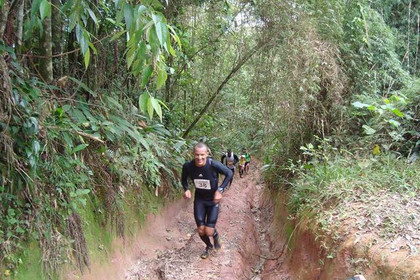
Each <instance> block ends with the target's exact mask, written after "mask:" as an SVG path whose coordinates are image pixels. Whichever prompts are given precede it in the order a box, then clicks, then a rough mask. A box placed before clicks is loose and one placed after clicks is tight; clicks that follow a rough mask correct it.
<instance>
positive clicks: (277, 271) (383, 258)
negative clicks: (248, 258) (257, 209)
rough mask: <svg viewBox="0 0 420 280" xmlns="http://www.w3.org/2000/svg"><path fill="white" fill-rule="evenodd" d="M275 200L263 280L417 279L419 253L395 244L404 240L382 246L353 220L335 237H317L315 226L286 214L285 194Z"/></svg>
mask: <svg viewBox="0 0 420 280" xmlns="http://www.w3.org/2000/svg"><path fill="white" fill-rule="evenodd" d="M266 195H267V193H266ZM271 196H274V195H271ZM275 196H276V197H273V199H272V200H271V201H273V202H274V201H275V203H274V205H273V206H272V209H273V212H274V215H273V216H274V217H273V223H271V226H270V230H269V236H270V252H271V253H270V255H271V256H272V257H271V258H270V259H267V260H266V262H265V266H264V271H263V273H262V279H267V280H271V279H273V280H274V279H283V278H279V275H285V274H287V275H292V277H291V278H290V279H297V280H347V279H349V278H350V277H352V276H354V275H356V274H362V275H364V277H366V279H367V280H386V279H389V280H415V279H420V262H419V260H420V258H419V255H418V254H415V253H414V254H413V248H406V247H404V246H400V245H401V244H403V242H400V243H399V244H398V243H395V242H386V241H384V240H382V239H381V238H380V237H379V236H377V235H373V234H372V233H371V232H370V231H369V230H368V229H366V228H360V227H354V224H353V223H352V221H349V222H348V224H347V225H346V226H345V227H344V228H341V229H339V230H337V232H335V236H334V237H332V236H328V235H325V234H324V233H321V232H318V233H316V230H315V229H316V225H313V224H312V225H310V224H308V223H307V222H306V221H299V222H297V221H295V220H293V219H292V218H291V217H290V216H288V213H287V208H286V203H287V194H286V193H283V194H282V193H280V194H276V195H275ZM397 241H398V240H397ZM400 241H401V240H400Z"/></svg>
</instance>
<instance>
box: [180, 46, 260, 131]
mask: <svg viewBox="0 0 420 280" xmlns="http://www.w3.org/2000/svg"><path fill="white" fill-rule="evenodd" d="M267 44H268V42H267V43H262V42H261V43H258V44H257V45H256V46H255V47H253V48H252V49H251V50H250V51H249V52H248V53H247V54H246V55H245V56H244V57H243V58H242V59H241V60H240V61H239V62H238V64H236V66H235V67H234V68H233V69H232V71H230V73H229V74H228V75H227V76H226V78H225V79H224V80H223V82H222V83H221V84H220V85H219V87H218V88H217V90H216V91H215V92H214V93H213V95H212V96H211V97H210V99H209V100H208V101H207V103H206V105H205V106H204V107H203V109H201V111H200V113H199V115H198V116H197V117H196V118H195V120H194V121H193V122H192V123H191V124H190V126H189V127H188V128H187V129H186V130H185V132H184V134H182V137H183V138H185V137H186V136H187V135H188V134H189V133H190V131H191V129H192V128H193V127H194V126H195V125H196V124H197V122H198V121H199V120H200V119H201V117H202V116H203V115H204V113H205V112H206V111H207V109H208V108H209V107H210V105H211V103H213V101H214V99H215V98H216V97H217V95H219V93H220V92H221V91H222V89H223V87H224V86H225V85H226V84H227V83H228V82H229V80H230V79H231V78H232V77H233V76H234V75H235V74H236V72H238V70H239V69H241V67H242V66H243V65H244V64H245V63H246V62H247V61H248V60H249V59H250V58H251V57H252V56H253V55H254V54H255V53H256V52H257V51H258V50H259V49H261V48H263V47H265V46H266V45H267Z"/></svg>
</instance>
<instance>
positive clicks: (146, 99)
mask: <svg viewBox="0 0 420 280" xmlns="http://www.w3.org/2000/svg"><path fill="white" fill-rule="evenodd" d="M162 106H164V107H165V108H167V107H166V105H165V103H163V102H162V101H161V100H159V99H157V98H155V97H153V96H151V95H150V94H149V93H147V92H143V93H142V94H141V95H140V97H139V108H140V110H141V111H142V112H143V113H145V114H146V113H147V114H148V116H149V118H150V119H153V115H154V113H155V112H156V114H157V115H158V116H159V119H160V121H162V116H163V114H162Z"/></svg>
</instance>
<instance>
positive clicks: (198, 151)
mask: <svg viewBox="0 0 420 280" xmlns="http://www.w3.org/2000/svg"><path fill="white" fill-rule="evenodd" d="M208 155H209V149H208V147H207V145H206V144H204V143H202V142H200V143H198V144H196V145H195V146H194V163H195V166H197V167H202V166H204V165H206V160H207V156H208Z"/></svg>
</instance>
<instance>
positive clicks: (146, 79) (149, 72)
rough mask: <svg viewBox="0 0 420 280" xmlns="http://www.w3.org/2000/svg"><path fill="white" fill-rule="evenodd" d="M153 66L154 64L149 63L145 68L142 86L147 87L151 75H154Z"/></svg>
mask: <svg viewBox="0 0 420 280" xmlns="http://www.w3.org/2000/svg"><path fill="white" fill-rule="evenodd" d="M152 72H153V67H152V65H147V66H146V68H145V69H144V70H143V75H142V76H141V86H142V87H145V86H146V85H147V83H148V82H149V79H150V76H151V75H152Z"/></svg>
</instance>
